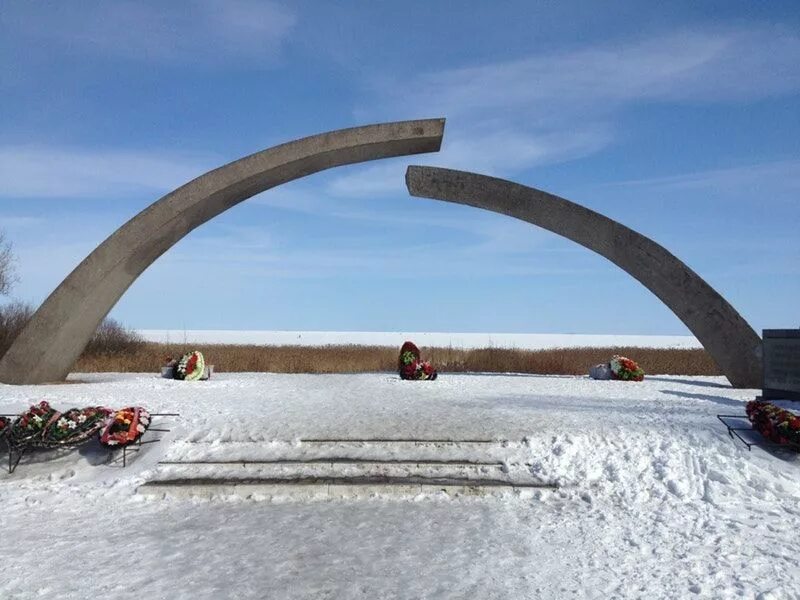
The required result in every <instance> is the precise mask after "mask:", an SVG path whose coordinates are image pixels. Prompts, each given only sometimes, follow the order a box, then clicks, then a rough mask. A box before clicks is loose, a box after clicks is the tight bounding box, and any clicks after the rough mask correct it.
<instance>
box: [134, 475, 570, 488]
mask: <svg viewBox="0 0 800 600" xmlns="http://www.w3.org/2000/svg"><path fill="white" fill-rule="evenodd" d="M259 485H267V486H269V485H280V486H289V487H303V486H330V485H333V486H349V487H355V486H375V485H378V486H402V485H411V486H428V487H430V486H433V487H439V486H446V487H463V488H484V487H485V488H509V489H531V488H535V489H557V488H558V487H559V486H558V484H556V483H552V482H544V481H541V482H527V483H525V482H519V483H515V482H511V481H506V480H503V479H463V478H454V477H435V478H429V477H418V476H411V477H407V476H401V477H390V476H358V477H291V478H280V477H265V478H241V479H239V478H232V477H225V478H214V477H183V478H175V479H156V480H152V481H147V482H145V483H143V484H142V485H141V486H139V488H138V489H142V488H160V487H190V486H214V487H224V486H233V487H237V486H259Z"/></svg>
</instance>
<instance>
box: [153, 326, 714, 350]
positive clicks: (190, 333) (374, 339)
mask: <svg viewBox="0 0 800 600" xmlns="http://www.w3.org/2000/svg"><path fill="white" fill-rule="evenodd" d="M139 333H140V334H141V335H142V336H143V337H144V338H145V339H146V340H149V341H152V342H162V343H183V342H184V341H185V342H186V343H190V344H259V345H265V346H283V345H290V346H326V345H334V344H337V345H338V344H359V345H376V346H398V347H399V346H400V345H401V344H402V343H403V342H404V341H405V340H413V341H414V342H415V343H417V344H418V345H420V346H437V347H444V348H447V347H453V348H519V349H526V350H539V349H544V348H579V347H591V348H611V347H622V346H628V347H634V348H702V346H701V344H700V342H698V341H697V339H696V338H695V337H693V336H690V335H589V334H579V333H421V332H408V331H232V330H202V329H195V330H187V331H184V330H182V329H142V330H139Z"/></svg>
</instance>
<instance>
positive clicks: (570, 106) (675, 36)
mask: <svg viewBox="0 0 800 600" xmlns="http://www.w3.org/2000/svg"><path fill="white" fill-rule="evenodd" d="M798 64H800V35H798V34H797V33H796V32H794V31H788V30H785V29H780V28H771V27H767V26H761V27H751V28H748V29H745V28H727V29H722V28H719V29H708V30H692V31H679V32H673V33H669V34H664V35H662V36H660V37H650V38H647V39H639V40H633V41H630V40H628V41H623V42H616V43H607V44H604V45H599V46H591V47H585V48H579V49H573V50H569V51H556V52H550V53H542V54H537V55H534V56H528V57H525V58H521V59H518V60H510V61H504V62H495V63H491V64H484V65H480V66H465V67H459V68H452V69H445V70H439V71H432V72H428V73H423V74H421V75H412V76H410V77H409V76H402V77H397V78H383V79H381V80H379V81H373V82H372V83H371V85H370V86H369V90H370V92H371V93H372V98H371V99H370V101H371V106H370V107H369V108H366V105H362V106H360V107H358V108H357V110H356V114H358V115H359V116H363V117H369V118H374V117H375V116H378V117H383V116H386V115H388V114H390V113H389V111H391V114H392V115H394V116H395V117H396V116H397V115H401V116H407V117H418V116H420V115H426V116H428V115H430V116H434V115H444V116H446V117H447V118H448V126H447V131H446V133H445V143H444V146H443V148H442V151H441V152H440V153H439V154H437V155H434V156H433V157H431V158H428V157H421V158H417V159H415V160H413V161H410V160H406V161H405V162H403V163H402V166H405V165H406V164H409V163H410V162H413V163H415V164H429V163H435V164H437V165H439V166H448V167H452V168H459V169H466V170H471V171H477V172H480V173H487V174H492V175H500V176H504V175H505V174H506V173H515V172H520V171H524V170H525V169H528V168H531V167H535V166H539V165H545V164H549V163H556V162H564V161H567V160H573V159H576V158H581V157H584V156H587V155H590V154H592V153H595V152H598V151H600V150H602V149H603V148H605V147H606V146H608V145H609V144H610V143H612V141H613V138H614V135H615V134H614V125H613V123H614V120H615V119H617V118H618V117H619V115H620V113H621V112H622V111H623V110H625V109H626V108H629V107H631V106H635V105H636V104H642V103H647V102H651V103H652V102H672V103H675V102H692V103H698V102H699V103H705V102H717V103H719V102H749V101H755V100H759V99H763V98H766V97H770V96H775V95H781V94H790V93H797V92H800V69H798V68H797V65H798ZM375 106H379V107H381V108H380V109H377V110H376V109H375V108H372V107H375ZM402 166H392V165H380V166H370V167H366V168H362V169H361V170H358V171H354V172H352V173H348V174H345V175H343V176H342V177H340V178H339V179H338V180H336V181H334V183H333V184H332V186H331V188H330V190H331V192H332V193H336V194H342V195H345V194H347V195H362V196H367V195H377V194H389V193H403V191H404V187H403V185H402V178H401V176H400V172H401V171H402Z"/></svg>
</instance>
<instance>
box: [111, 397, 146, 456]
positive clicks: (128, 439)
mask: <svg viewBox="0 0 800 600" xmlns="http://www.w3.org/2000/svg"><path fill="white" fill-rule="evenodd" d="M149 425H150V413H149V412H147V411H146V410H145V409H144V408H142V407H140V406H129V407H127V408H123V409H120V410H118V411H116V412H115V413H114V416H113V417H112V418H111V419H110V420H109V421H108V422H107V423H106V425H105V427H104V428H103V430H102V431H101V432H100V443H101V444H103V445H104V446H119V447H122V446H127V445H128V444H131V443H133V442H135V441H136V440H138V439H139V438H140V437H142V435H143V434H144V432H145V431H147V428H148V427H149Z"/></svg>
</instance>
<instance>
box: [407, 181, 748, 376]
mask: <svg viewBox="0 0 800 600" xmlns="http://www.w3.org/2000/svg"><path fill="white" fill-rule="evenodd" d="M406 186H407V187H408V191H409V193H410V194H411V195H412V196H418V197H422V198H431V199H434V200H445V201H448V202H455V203H457V204H466V205H468V206H474V207H476V208H483V209H485V210H490V211H492V212H496V213H500V214H504V215H508V216H510V217H514V218H517V219H520V220H522V221H527V222H528V223H532V224H534V225H538V226H539V227H542V228H544V229H548V230H549V231H552V232H553V233H557V234H558V235H561V236H564V237H566V238H568V239H570V240H572V241H574V242H577V243H578V244H580V245H582V246H584V247H586V248H588V249H589V250H593V251H594V252H597V253H598V254H600V255H601V256H604V257H605V258H607V259H608V260H610V261H611V262H612V263H614V264H615V265H617V266H618V267H620V268H621V269H623V270H624V271H626V272H627V273H628V274H630V275H631V276H633V277H634V278H635V279H636V280H638V281H639V282H640V283H641V284H642V285H644V286H645V287H646V288H647V289H649V290H650V291H651V292H653V293H654V294H655V295H656V296H657V297H658V298H659V299H660V300H661V301H662V302H663V303H664V304H666V305H667V307H668V308H669V309H670V310H671V311H672V312H673V313H675V315H676V316H677V317H678V318H679V319H680V320H681V321H683V323H684V324H685V325H686V326H687V327H688V328H689V330H690V331H691V332H692V333H693V334H694V336H695V337H696V338H697V339H698V340H699V341H700V343H701V344H702V345H703V347H704V348H705V349H706V350H707V351H708V353H709V354H710V355H711V357H712V358H713V359H714V361H715V362H716V363H717V365H718V366H719V368H720V369H721V370H722V372H723V373H724V374H725V376H726V377H727V378H728V380H729V381H730V382H731V384H732V385H733V386H734V387H740V388H759V387H761V338H759V336H758V334H757V333H756V332H755V331H753V329H752V327H750V325H748V323H747V321H745V320H744V319H743V318H742V317H741V315H739V313H738V312H737V311H736V310H735V309H734V308H733V306H731V305H730V304H729V303H728V302H727V301H726V300H725V298H723V297H722V296H721V295H720V294H719V293H717V292H716V290H714V288H712V287H711V286H710V285H708V284H707V283H706V282H705V281H704V280H703V279H702V278H701V277H700V276H699V275H698V274H697V273H695V272H694V271H692V270H691V269H690V268H689V267H688V266H686V265H685V264H684V263H683V262H682V261H681V260H679V259H678V258H677V257H675V256H674V255H673V254H671V253H670V252H668V251H667V250H666V249H665V248H664V247H662V246H660V245H659V244H657V243H655V242H654V241H653V240H651V239H649V238H647V237H645V236H643V235H641V234H639V233H637V232H636V231H633V230H632V229H630V228H628V227H625V226H624V225H622V224H620V223H617V222H616V221H614V220H612V219H609V218H608V217H605V216H603V215H601V214H599V213H596V212H594V211H592V210H589V209H588V208H585V207H583V206H581V205H579V204H575V203H574V202H570V201H569V200H566V199H564V198H560V197H558V196H554V195H552V194H548V193H547V192H543V191H540V190H537V189H534V188H530V187H526V186H524V185H520V184H517V183H513V182H511V181H506V180H503V179H496V178H494V177H487V176H485V175H478V174H476V173H469V172H465V171H454V170H451V169H440V168H434V167H417V166H412V167H409V168H408V171H407V173H406Z"/></svg>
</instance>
